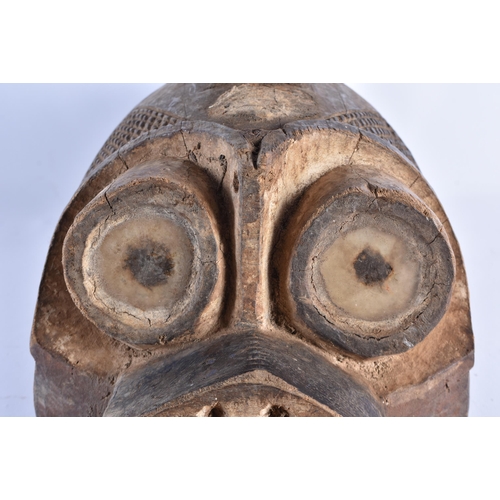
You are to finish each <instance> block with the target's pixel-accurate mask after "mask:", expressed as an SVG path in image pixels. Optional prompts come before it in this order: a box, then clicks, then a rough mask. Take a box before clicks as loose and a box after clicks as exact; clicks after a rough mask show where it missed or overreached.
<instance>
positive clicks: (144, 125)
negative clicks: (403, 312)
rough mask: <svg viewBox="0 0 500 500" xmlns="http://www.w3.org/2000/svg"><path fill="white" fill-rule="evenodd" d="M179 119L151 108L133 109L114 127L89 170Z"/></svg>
mask: <svg viewBox="0 0 500 500" xmlns="http://www.w3.org/2000/svg"><path fill="white" fill-rule="evenodd" d="M178 120H179V119H178V118H175V117H174V116H171V115H167V114H165V113H162V112H161V111H159V110H157V109H153V108H137V109H134V110H133V111H132V112H131V113H129V114H128V115H127V117H126V118H125V119H124V120H123V121H122V122H121V123H120V125H118V127H116V129H115V130H114V132H113V133H112V134H111V136H110V138H109V139H108V140H107V141H106V142H105V144H104V146H103V147H102V148H101V150H100V151H99V153H98V154H97V156H96V157H95V159H94V161H93V162H92V165H91V167H90V168H91V169H93V168H94V167H95V166H97V165H98V164H99V163H101V162H102V161H103V160H105V159H106V158H107V157H108V156H110V155H112V154H113V153H114V152H115V151H118V149H120V148H121V147H122V146H124V145H125V144H127V143H128V142H130V141H132V140H134V139H136V138H137V137H139V136H141V135H143V134H146V133H148V132H150V131H151V130H156V129H159V128H161V127H165V126H167V125H172V124H175V123H177V121H178Z"/></svg>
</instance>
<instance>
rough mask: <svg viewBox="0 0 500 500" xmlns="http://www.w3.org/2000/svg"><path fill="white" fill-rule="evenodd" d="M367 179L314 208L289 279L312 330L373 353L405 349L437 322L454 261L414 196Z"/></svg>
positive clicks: (353, 348) (297, 246)
mask: <svg viewBox="0 0 500 500" xmlns="http://www.w3.org/2000/svg"><path fill="white" fill-rule="evenodd" d="M369 186H370V189H368V188H367V186H366V185H365V187H364V189H363V188H360V187H359V186H358V187H357V188H354V189H353V188H352V186H351V188H350V189H343V190H341V191H340V192H339V191H337V192H336V193H335V192H334V194H332V195H331V196H330V197H324V198H323V200H322V202H321V207H320V208H319V209H316V210H312V211H311V213H312V214H313V216H312V218H311V219H310V220H309V221H308V223H307V224H305V227H304V229H303V231H302V233H301V235H300V236H299V237H298V238H297V241H296V244H295V248H294V250H293V251H292V255H291V272H290V275H289V280H288V287H289V293H290V294H291V296H292V298H293V300H294V302H295V304H296V312H297V313H298V315H299V317H301V319H302V320H303V321H304V322H305V323H306V324H307V325H308V327H309V328H310V329H311V330H313V331H315V332H316V333H319V334H320V335H322V336H324V337H326V338H328V339H329V340H332V341H333V342H335V343H336V344H338V345H340V346H341V347H343V348H345V349H347V350H349V351H351V352H353V353H355V354H359V355H362V356H377V355H382V354H389V353H398V352H402V351H405V350H408V349H410V348H411V347H413V346H414V345H415V344H417V343H418V342H420V341H421V340H422V339H423V338H424V337H425V336H426V335H427V334H428V333H429V332H430V331H431V330H432V328H434V326H435V325H436V324H437V322H438V321H439V320H440V319H441V317H442V315H443V314H444V312H445V310H446V307H447V304H448V301H449V297H450V292H451V286H452V283H453V278H454V262H453V254H452V251H451V249H450V247H449V245H448V243H447V240H446V237H445V236H444V235H443V233H442V232H441V231H440V230H439V228H438V225H439V223H436V222H435V219H434V216H433V215H432V214H431V213H430V211H429V210H428V209H426V207H424V205H423V204H422V203H421V202H420V201H419V200H418V199H416V198H415V197H412V196H411V195H410V194H409V193H408V192H407V191H406V192H405V191H404V190H402V189H401V190H395V189H387V188H385V189H382V188H380V189H379V190H378V191H376V189H374V188H375V186H373V185H371V184H370V185H369ZM333 191H335V190H333ZM375 192H377V193H378V194H374V193H375Z"/></svg>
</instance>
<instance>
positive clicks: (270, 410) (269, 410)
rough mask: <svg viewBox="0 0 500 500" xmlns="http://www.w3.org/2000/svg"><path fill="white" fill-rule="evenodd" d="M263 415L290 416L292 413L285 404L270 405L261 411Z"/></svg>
mask: <svg viewBox="0 0 500 500" xmlns="http://www.w3.org/2000/svg"><path fill="white" fill-rule="evenodd" d="M261 415H262V416H263V417H289V416H290V413H289V412H288V411H287V410H285V408H283V406H278V405H269V406H267V407H266V408H264V410H262V411H261Z"/></svg>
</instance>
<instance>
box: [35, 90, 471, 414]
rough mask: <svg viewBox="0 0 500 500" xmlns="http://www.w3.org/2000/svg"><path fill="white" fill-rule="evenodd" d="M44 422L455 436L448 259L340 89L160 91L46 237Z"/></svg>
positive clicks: (461, 309) (407, 158)
mask: <svg viewBox="0 0 500 500" xmlns="http://www.w3.org/2000/svg"><path fill="white" fill-rule="evenodd" d="M31 349H32V353H33V356H34V357H35V360H36V374H35V404H36V411H37V414H38V415H93V416H94V415H95V416H99V415H108V416H118V415H133V416H139V415H150V416H169V415H193V416H194V415H199V416H232V415H242V416H243V415H245V416H258V415H261V416H313V415H316V416H320V415H325V416H326V415H331V416H339V415H341V416H391V415H466V414H467V410H468V381H469V370H470V368H471V366H472V362H473V358H472V356H473V337H472V330H471V325H470V314H469V302H468V291H467V283H466V277H465V271H464V267H463V263H462V258H461V255H460V250H459V247H458V244H457V241H456V239H455V236H454V234H453V231H452V229H451V226H450V224H449V222H448V220H447V218H446V215H445V213H444V211H443V209H442V207H441V205H440V204H439V201H438V200H437V198H436V196H435V195H434V193H433V192H432V190H431V188H430V187H429V186H428V184H427V183H426V181H425V179H424V178H423V177H422V175H421V173H420V171H419V170H418V168H417V166H416V164H415V161H414V160H413V158H412V156H411V153H410V152H409V151H408V149H407V148H406V147H405V145H404V144H403V143H402V141H401V140H400V139H399V137H398V136H397V135H396V133H395V132H394V131H393V130H392V128H391V127H390V126H389V125H388V124H387V122H386V121H385V120H384V119H383V118H382V117H381V116H380V115H379V114H378V113H377V111H375V109H373V108H372V107H371V106H370V105H369V104H368V103H367V102H366V101H364V100H363V99H362V98H360V97H359V96H358V95H357V94H355V93H354V92H353V91H351V90H350V89H349V88H348V87H346V86H344V85H334V84H317V85H312V84H311V85H298V84H275V85H270V84H237V85H231V84H214V85H187V84H182V85H181V84H175V85H166V86H164V87H162V88H161V89H159V90H158V91H156V92H155V93H153V94H152V95H151V96H149V97H148V98H146V99H145V100H144V101H143V102H142V103H140V104H139V105H138V106H137V107H136V108H135V109H134V110H133V111H132V112H131V113H130V114H129V115H128V116H127V117H126V118H125V119H124V120H123V122H122V123H121V124H120V125H119V126H118V128H117V129H116V130H115V132H114V133H113V134H112V135H111V137H110V138H109V140H108V141H107V142H106V144H105V145H104V146H103V148H102V149H101V151H100V152H99V154H98V155H97V157H96V159H95V161H94V162H93V164H92V165H91V167H90V169H89V171H88V172H87V175H86V176H85V178H84V180H83V182H82V184H81V186H80V188H79V190H78V191H77V193H76V194H75V196H74V197H73V199H72V200H71V202H70V204H69V205H68V207H67V209H66V211H65V212H64V214H63V216H62V218H61V221H60V222H59V225H58V227H57V229H56V232H55V235H54V239H53V241H52V244H51V248H50V250H49V255H48V258H47V263H46V267H45V271H44V275H43V278H42V284H41V288H40V295H39V299H38V304H37V310H36V315H35V321H34V326H33V332H32V342H31Z"/></svg>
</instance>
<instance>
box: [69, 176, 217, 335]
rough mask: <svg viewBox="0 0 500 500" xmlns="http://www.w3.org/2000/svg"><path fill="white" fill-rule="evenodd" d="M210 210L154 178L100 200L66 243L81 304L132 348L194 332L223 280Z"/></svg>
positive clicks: (184, 190)
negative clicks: (218, 266) (220, 273)
mask: <svg viewBox="0 0 500 500" xmlns="http://www.w3.org/2000/svg"><path fill="white" fill-rule="evenodd" d="M209 212H210V209H209V207H208V206H207V204H206V203H204V200H203V199H200V198H199V197H198V196H196V195H195V194H194V193H192V192H189V189H187V188H186V187H185V186H182V187H181V186H179V185H178V184H176V183H174V182H167V181H166V180H165V179H163V178H156V179H151V176H146V178H145V179H140V180H139V182H137V180H134V182H130V183H127V182H123V181H122V182H120V185H119V188H117V189H115V190H114V189H113V188H110V189H108V190H107V191H106V194H105V195H104V194H101V195H98V196H97V197H96V199H94V200H93V201H92V202H91V203H90V204H89V205H87V207H85V209H84V210H83V211H82V212H81V213H80V214H79V215H78V217H77V218H76V219H75V222H74V223H73V225H72V227H71V228H70V230H69V231H68V234H67V236H66V240H65V244H64V251H63V261H64V268H65V278H66V282H67V285H68V289H69V291H70V293H71V295H72V297H73V300H74V301H75V303H76V305H77V306H78V307H79V308H80V309H81V311H82V312H83V313H84V314H85V315H86V316H87V317H88V318H89V319H90V320H91V321H93V322H94V323H95V324H96V325H97V326H98V327H99V328H101V329H102V330H104V331H105V332H106V333H108V334H110V335H112V336H113V337H115V338H118V339H120V340H123V341H125V342H129V343H133V344H152V343H164V342H165V341H167V340H170V339H171V338H173V337H175V336H177V335H179V334H181V333H184V332H187V331H189V330H190V329H192V328H193V326H194V324H195V323H196V322H197V320H199V319H200V316H201V314H202V312H203V310H204V309H205V307H206V306H207V304H208V302H209V299H210V297H211V294H212V292H213V290H214V288H215V286H216V282H217V279H218V276H219V270H218V268H217V266H216V262H217V260H218V257H219V256H218V248H219V245H218V239H217V237H216V231H214V227H213V224H212V221H211V218H210V217H209V215H208V214H209ZM215 302H216V301H215ZM212 309H213V307H212Z"/></svg>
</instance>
